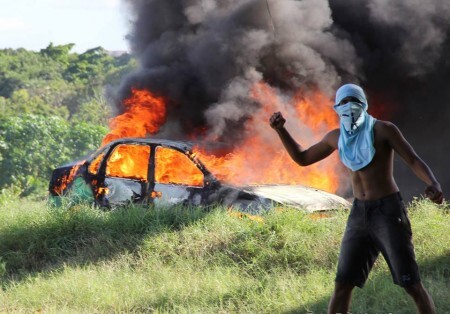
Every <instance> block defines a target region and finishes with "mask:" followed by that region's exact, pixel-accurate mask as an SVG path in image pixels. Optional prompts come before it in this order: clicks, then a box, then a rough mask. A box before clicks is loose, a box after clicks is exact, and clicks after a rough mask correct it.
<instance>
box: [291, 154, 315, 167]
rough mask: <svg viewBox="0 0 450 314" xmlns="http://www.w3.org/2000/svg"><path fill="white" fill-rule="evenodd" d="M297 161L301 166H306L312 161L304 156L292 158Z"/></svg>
mask: <svg viewBox="0 0 450 314" xmlns="http://www.w3.org/2000/svg"><path fill="white" fill-rule="evenodd" d="M292 159H293V160H294V161H295V163H296V164H297V165H299V166H302V167H306V166H309V165H310V164H311V162H309V161H308V160H307V159H306V158H304V157H303V156H295V157H294V158H292Z"/></svg>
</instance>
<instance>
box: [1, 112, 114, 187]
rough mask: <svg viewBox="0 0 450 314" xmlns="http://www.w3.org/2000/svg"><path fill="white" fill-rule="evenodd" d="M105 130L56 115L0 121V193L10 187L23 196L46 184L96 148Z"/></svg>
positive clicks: (22, 116) (27, 116)
mask: <svg viewBox="0 0 450 314" xmlns="http://www.w3.org/2000/svg"><path fill="white" fill-rule="evenodd" d="M106 131H107V130H106V128H104V127H100V126H96V125H92V124H88V123H75V124H71V123H70V122H68V121H67V120H65V119H62V118H60V117H56V116H42V115H32V114H25V115H20V116H9V117H3V118H1V119H0V172H1V173H2V175H1V177H0V190H1V189H3V188H7V187H9V186H11V185H15V186H18V187H20V188H21V189H22V191H23V192H22V195H26V194H28V193H31V192H32V191H34V190H36V189H38V190H40V191H42V190H43V189H44V188H45V187H46V186H47V185H48V182H49V179H50V174H51V171H52V170H53V169H54V168H55V167H57V166H59V165H61V164H64V163H67V162H70V161H72V160H75V159H79V158H82V157H83V156H85V155H86V154H87V153H89V152H91V151H94V150H95V149H96V148H98V147H99V145H100V143H101V140H102V138H103V137H104V135H105V134H106Z"/></svg>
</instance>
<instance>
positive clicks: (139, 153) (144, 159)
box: [106, 144, 150, 182]
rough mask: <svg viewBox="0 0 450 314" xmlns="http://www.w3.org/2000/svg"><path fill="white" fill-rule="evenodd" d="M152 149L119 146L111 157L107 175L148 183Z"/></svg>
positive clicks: (141, 146)
mask: <svg viewBox="0 0 450 314" xmlns="http://www.w3.org/2000/svg"><path fill="white" fill-rule="evenodd" d="M149 159H150V147H148V146H144V145H125V144H123V145H118V146H117V147H116V148H115V149H114V151H113V153H112V154H111V156H110V157H109V161H108V165H107V167H106V175H108V176H113V177H123V178H132V179H138V180H142V181H144V182H146V181H147V173H148V162H149Z"/></svg>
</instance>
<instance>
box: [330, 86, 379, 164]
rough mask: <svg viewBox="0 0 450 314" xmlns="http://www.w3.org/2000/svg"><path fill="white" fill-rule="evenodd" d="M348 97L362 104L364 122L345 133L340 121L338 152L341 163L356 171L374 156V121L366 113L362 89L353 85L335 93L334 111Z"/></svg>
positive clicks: (366, 106) (364, 96)
mask: <svg viewBox="0 0 450 314" xmlns="http://www.w3.org/2000/svg"><path fill="white" fill-rule="evenodd" d="M349 96H352V97H355V98H356V99H358V100H359V101H360V102H361V103H362V105H361V106H362V108H363V112H362V115H364V120H363V122H362V124H361V125H359V127H358V128H357V130H356V131H353V132H347V131H346V130H345V128H344V124H343V123H342V121H341V123H340V135H339V141H338V151H339V157H340V159H341V161H342V163H343V164H344V165H345V166H347V167H348V168H350V169H351V170H352V171H358V170H360V169H362V168H364V167H365V166H367V165H368V164H369V163H370V162H371V161H372V159H373V157H374V156H375V147H374V146H373V142H374V135H373V126H374V125H375V121H376V120H375V119H374V118H373V117H372V116H371V115H369V114H368V113H367V108H368V104H367V99H366V95H365V94H364V91H363V89H362V88H361V87H359V86H358V85H355V84H345V85H343V86H341V87H340V88H339V89H338V90H337V91H336V100H335V102H336V104H335V109H336V106H337V105H338V104H339V103H340V102H341V100H342V99H344V98H345V97H349Z"/></svg>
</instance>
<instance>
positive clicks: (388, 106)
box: [116, 0, 450, 198]
mask: <svg viewBox="0 0 450 314" xmlns="http://www.w3.org/2000/svg"><path fill="white" fill-rule="evenodd" d="M123 1H124V2H125V3H126V4H127V5H128V8H129V9H130V16H131V22H132V24H131V25H132V29H131V31H130V34H129V41H130V43H131V47H132V52H133V54H134V55H135V56H136V58H137V59H138V60H139V63H140V68H139V69H138V70H137V71H136V72H135V73H133V74H131V75H130V76H128V77H126V78H125V79H124V81H123V83H122V86H121V87H120V89H119V92H118V95H117V101H116V104H117V110H118V112H121V110H122V108H121V105H120V104H121V100H122V99H124V98H126V97H128V96H129V94H130V90H131V87H136V88H145V89H148V90H151V91H153V92H155V93H157V94H160V95H164V96H168V97H169V101H170V103H169V107H168V115H169V116H168V123H167V124H166V125H165V126H164V128H163V129H162V131H161V132H162V135H164V136H165V137H170V138H179V139H182V138H184V137H185V136H186V135H190V134H192V133H198V132H203V134H204V136H205V137H207V138H214V139H218V140H221V141H225V142H239V141H240V138H239V137H240V136H242V135H243V134H242V133H239V132H230V130H233V128H235V127H236V126H239V125H242V124H243V123H245V121H247V119H249V118H251V117H252V115H253V114H254V113H255V112H256V111H257V110H258V109H259V106H260V105H259V104H258V103H257V102H255V100H254V99H252V98H251V97H250V96H249V90H250V89H251V87H252V86H254V84H255V83H257V82H259V81H261V80H263V81H265V82H266V83H268V84H270V85H271V86H272V87H275V88H276V89H277V90H279V91H281V92H282V93H284V94H286V95H290V94H293V93H298V92H299V91H302V92H304V93H308V92H309V91H315V90H320V91H321V92H322V93H325V94H326V95H328V96H329V97H330V98H333V97H334V92H335V90H336V88H337V87H338V86H339V85H341V84H343V83H347V82H355V83H359V84H360V85H362V86H363V87H364V88H365V90H366V92H367V94H368V98H369V103H370V106H369V112H370V113H371V114H373V115H374V116H375V117H376V118H378V119H389V120H392V121H393V122H394V123H396V124H397V125H398V126H399V127H400V129H401V130H402V131H403V133H404V135H405V136H406V138H407V139H408V140H409V141H410V142H411V143H412V145H413V146H414V147H415V149H416V151H417V152H418V153H419V155H421V157H423V159H424V160H425V161H426V162H427V163H428V164H429V165H430V167H431V168H432V169H433V170H434V172H435V174H436V176H437V177H438V179H440V181H441V183H442V185H443V187H444V190H445V192H446V193H447V195H448V193H449V192H450V188H447V187H449V186H450V175H449V174H448V172H447V171H445V170H446V169H447V160H449V158H448V157H450V156H449V151H450V147H449V146H450V144H449V143H450V141H448V140H446V137H448V136H449V133H448V132H447V133H445V131H444V130H445V127H444V125H445V123H446V121H450V120H449V118H450V106H449V105H448V102H449V100H450V89H449V88H446V84H447V82H449V81H450V80H449V79H450V61H449V60H450V58H449V52H450V44H449V43H450V41H449V34H450V20H449V19H448V16H450V2H449V1H448V0H413V1H408V2H405V3H403V2H401V1H388V0H334V1H324V0H301V1H296V0H267V1H265V0H171V1H167V0H123ZM397 166H398V167H397V168H398V173H397V181H398V182H399V185H400V187H401V188H402V189H403V190H404V191H405V192H404V194H405V195H406V197H407V198H410V196H411V195H413V194H414V195H417V194H418V193H419V192H421V191H420V190H419V191H418V189H419V188H421V187H422V185H421V184H420V182H419V181H415V180H414V179H411V177H410V176H411V175H410V174H409V173H410V171H409V170H407V169H406V168H405V166H403V164H402V163H398V165H397ZM410 182H412V184H411V183H410ZM410 184H411V186H410Z"/></svg>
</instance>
